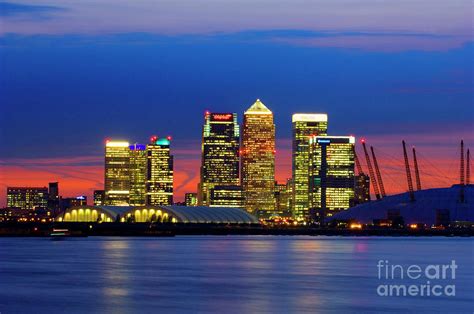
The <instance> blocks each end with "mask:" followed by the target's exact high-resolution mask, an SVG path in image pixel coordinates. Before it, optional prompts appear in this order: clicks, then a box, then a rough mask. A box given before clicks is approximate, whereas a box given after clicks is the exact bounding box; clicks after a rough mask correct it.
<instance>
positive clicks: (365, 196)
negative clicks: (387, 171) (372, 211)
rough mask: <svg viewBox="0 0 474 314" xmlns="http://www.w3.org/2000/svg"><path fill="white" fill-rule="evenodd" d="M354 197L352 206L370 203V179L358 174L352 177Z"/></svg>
mask: <svg viewBox="0 0 474 314" xmlns="http://www.w3.org/2000/svg"><path fill="white" fill-rule="evenodd" d="M354 184H355V191H354V193H355V195H354V204H353V205H354V206H355V205H358V204H362V203H366V202H369V201H370V178H369V176H368V175H366V174H363V173H360V174H359V175H357V176H355V177H354Z"/></svg>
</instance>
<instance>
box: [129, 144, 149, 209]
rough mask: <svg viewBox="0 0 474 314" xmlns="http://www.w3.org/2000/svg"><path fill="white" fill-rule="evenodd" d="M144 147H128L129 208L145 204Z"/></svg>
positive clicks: (135, 145) (145, 156) (145, 172)
mask: <svg viewBox="0 0 474 314" xmlns="http://www.w3.org/2000/svg"><path fill="white" fill-rule="evenodd" d="M147 157H148V156H147V150H146V145H140V144H134V145H130V202H129V203H130V206H143V205H145V204H146V175H147V161H148V158H147Z"/></svg>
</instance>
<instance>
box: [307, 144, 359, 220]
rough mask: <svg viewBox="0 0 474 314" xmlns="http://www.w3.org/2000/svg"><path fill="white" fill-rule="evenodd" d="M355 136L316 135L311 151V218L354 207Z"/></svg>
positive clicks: (316, 218)
mask: <svg viewBox="0 0 474 314" xmlns="http://www.w3.org/2000/svg"><path fill="white" fill-rule="evenodd" d="M354 144H355V138H354V137H353V136H314V137H311V139H310V151H309V205H310V215H311V218H312V220H315V221H317V222H319V223H322V222H323V221H324V219H325V218H326V217H330V216H332V215H334V214H335V213H338V212H340V211H343V210H345V209H347V208H349V207H350V206H351V203H352V202H353V199H354Z"/></svg>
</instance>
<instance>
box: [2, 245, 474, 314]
mask: <svg viewBox="0 0 474 314" xmlns="http://www.w3.org/2000/svg"><path fill="white" fill-rule="evenodd" d="M453 261H454V263H455V265H456V266H455V267H450V266H446V268H445V270H446V271H445V275H446V276H445V279H442V278H440V279H438V277H435V278H434V279H433V277H432V276H436V275H437V273H436V271H437V270H436V267H438V266H439V268H438V270H442V265H452V264H453ZM378 264H379V265H381V266H379V267H377V265H378ZM383 265H399V266H398V268H395V273H394V274H395V276H394V277H393V278H395V279H391V278H390V277H384V275H385V274H386V273H385V269H386V268H380V267H382V266H383ZM411 265H415V266H413V267H417V266H418V267H420V269H422V270H421V272H422V274H423V275H422V276H421V278H419V279H411V278H409V277H407V275H406V273H404V278H403V279H402V278H400V273H401V271H400V273H399V272H397V271H398V270H400V268H403V269H407V268H408V267H409V266H411ZM429 265H433V266H432V267H431V269H430V271H428V275H429V276H430V277H427V276H428V275H427V273H425V271H426V268H427V267H429ZM436 265H438V266H436ZM387 267H389V266H387ZM396 267H397V266H396ZM448 267H450V268H448ZM453 268H455V270H454V272H455V273H454V274H453ZM397 274H398V277H397ZM412 274H413V273H412ZM379 275H380V276H381V277H380V278H379ZM452 275H454V278H453V276H452ZM395 283H396V284H397V285H398V284H403V285H407V286H408V285H417V286H420V285H422V284H425V285H426V286H428V284H430V285H431V287H432V286H434V285H437V284H439V286H441V288H439V289H438V290H435V292H438V293H439V292H440V291H441V290H442V295H439V296H434V295H430V296H427V295H423V296H420V294H419V293H418V294H417V295H416V294H415V295H406V296H395V295H392V296H389V295H388V296H387V295H384V293H385V292H386V291H388V290H384V288H380V286H384V285H386V286H388V285H391V284H395ZM446 286H451V287H450V290H448V291H447V292H446V291H445V290H444V289H446ZM452 286H454V288H455V291H454V292H455V295H453V294H452V292H453V291H452V288H453V287H452ZM386 289H389V288H386ZM413 289H414V288H413ZM440 289H441V290H440ZM428 290H429V289H428ZM425 291H427V290H425ZM430 291H432V290H430ZM473 310H474V240H473V239H471V238H434V237H433V238H421V237H420V238H415V237H400V238H383V237H367V238H365V237H311V236H298V237H296V236H294V237H291V236H192V237H191V236H179V237H175V238H140V237H135V238H131V237H130V238H127V237H89V238H75V239H67V240H65V241H51V240H50V239H47V238H0V313H1V314H8V313H156V312H160V313H170V312H193V313H194V312H219V313H222V312H225V313H261V312H265V313H288V312H313V313H333V312H337V313H354V312H356V313H379V312H385V313H393V312H395V313H404V312H407V311H412V312H423V313H428V312H430V313H434V312H445V313H472V312H473Z"/></svg>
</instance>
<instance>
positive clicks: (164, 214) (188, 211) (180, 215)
mask: <svg viewBox="0 0 474 314" xmlns="http://www.w3.org/2000/svg"><path fill="white" fill-rule="evenodd" d="M56 221H60V222H169V223H197V224H203V223H204V224H206V223H208V224H259V220H258V219H257V218H256V217H255V216H253V215H251V214H249V213H247V212H246V211H244V210H242V209H239V208H229V207H204V206H196V207H186V206H175V205H171V206H78V207H71V208H69V209H67V210H66V211H65V212H64V213H62V214H61V215H59V216H58V217H56Z"/></svg>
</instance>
